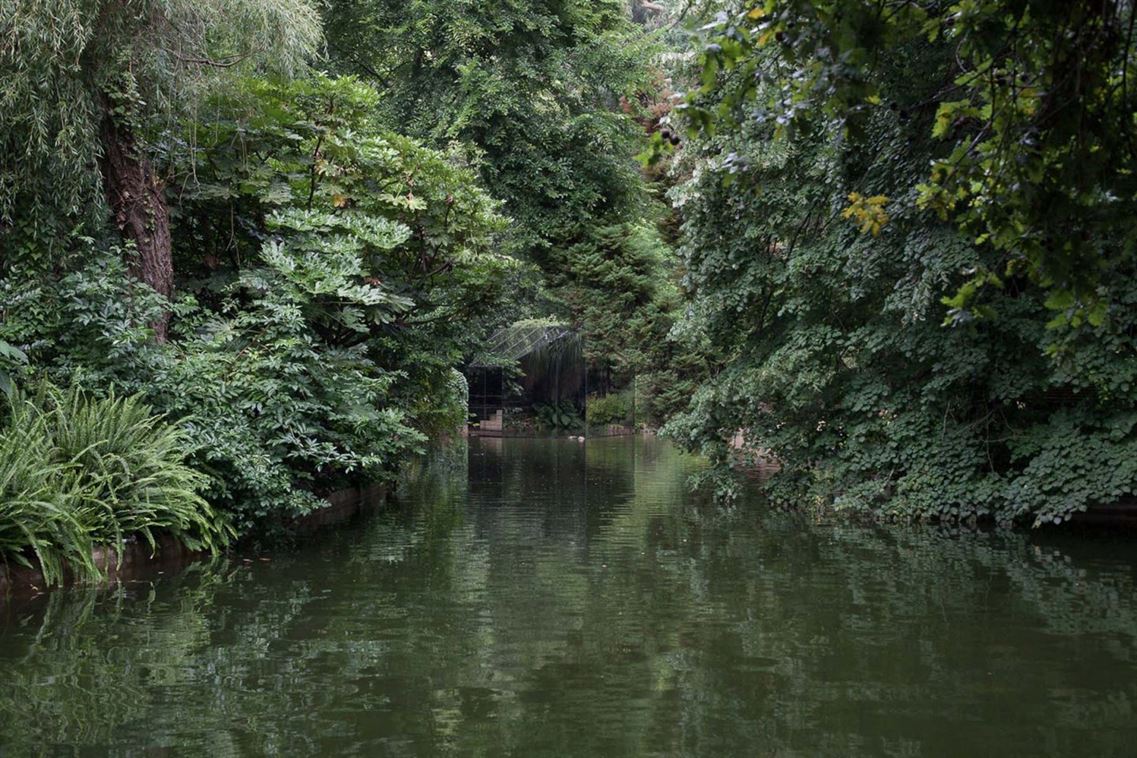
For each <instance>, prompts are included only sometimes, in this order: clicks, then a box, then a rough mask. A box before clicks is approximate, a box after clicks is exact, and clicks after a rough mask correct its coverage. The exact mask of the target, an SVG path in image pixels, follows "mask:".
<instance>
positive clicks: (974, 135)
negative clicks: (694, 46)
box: [669, 2, 1137, 524]
mask: <svg viewBox="0 0 1137 758" xmlns="http://www.w3.org/2000/svg"><path fill="white" fill-rule="evenodd" d="M978 5H979V4H970V3H959V4H955V5H952V6H950V8H955V9H956V11H962V10H966V8H976V7H978ZM870 6H871V7H870ZM982 7H983V8H986V9H988V10H990V11H991V13H994V14H995V15H994V16H991V15H988V16H987V21H990V22H991V23H993V24H994V25H993V26H992V27H991V33H992V34H993V35H994V37H993V38H994V39H1000V40H1002V42H1003V43H1008V42H1013V44H1011V47H1008V48H1007V49H1008V50H1014V49H1018V50H1020V52H1021V53H1022V54H1023V55H1027V53H1026V51H1027V50H1029V49H1032V45H1033V44H1035V43H1037V45H1038V46H1039V48H1040V49H1048V48H1047V46H1048V45H1050V44H1051V42H1052V41H1053V40H1052V38H1051V37H1048V36H1047V34H1048V33H1049V32H1052V31H1055V27H1050V26H1047V25H1046V24H1047V23H1051V22H1053V21H1054V19H1055V18H1057V15H1056V14H1060V13H1061V12H1062V11H1061V10H1060V9H1059V8H1058V7H1057V6H1053V7H1051V6H1050V5H1049V4H1045V3H1044V4H1038V13H1039V14H1040V15H1039V16H1038V17H1034V16H1027V15H1026V14H1025V10H1024V9H1023V8H1021V7H1019V6H1016V5H1014V4H983V5H982ZM997 8H1003V9H1005V10H1006V11H1007V13H1009V14H1011V15H1012V16H1013V15H1014V13H1015V12H1016V11H1021V12H1022V13H1021V14H1020V15H1019V16H1018V18H1019V19H1020V21H1021V22H1022V24H1021V28H1020V31H1021V32H1022V33H1023V34H1026V35H1027V36H1026V37H1025V38H1023V39H1016V40H1013V41H1011V40H1009V38H1008V37H1007V36H1006V35H1005V32H1006V29H1005V28H1004V23H1005V22H1006V19H1005V18H1003V17H1002V16H1001V15H998V13H996V9H997ZM1032 8H1033V5H1032ZM918 10H922V11H923V12H926V13H927V14H929V15H928V17H927V19H925V22H924V23H928V22H929V20H930V19H932V18H933V16H934V18H935V19H936V20H937V25H936V26H935V29H937V30H939V31H940V32H942V31H943V30H944V29H945V28H948V27H949V24H948V11H949V6H946V5H939V4H936V5H933V4H921V3H895V4H894V3H883V4H878V3H873V4H867V3H866V4H862V3H857V2H836V3H820V2H800V3H794V2H786V3H769V4H753V3H750V4H746V5H745V6H744V8H743V10H742V11H741V12H740V13H739V14H736V15H724V16H722V17H720V18H719V19H718V20H716V21H714V22H713V23H712V24H711V25H710V26H708V27H706V28H705V29H704V31H703V34H705V35H708V36H707V37H706V38H704V39H701V40H700V56H701V63H702V67H701V68H702V71H701V74H702V80H701V84H700V85H699V86H697V87H696V88H695V89H694V90H692V93H691V95H690V99H689V101H688V102H689V107H688V108H687V109H686V111H687V115H686V122H687V124H688V125H689V127H690V131H691V133H692V135H697V136H694V138H693V139H689V140H687V142H686V143H685V144H686V145H687V148H686V149H685V154H684V155H683V156H681V158H680V160H681V161H685V162H686V164H687V167H688V168H689V169H690V171H691V175H692V178H691V180H690V181H689V182H687V183H686V184H685V185H683V186H681V187H680V188H678V189H677V190H675V192H674V193H673V200H674V202H675V203H676V204H677V205H678V206H680V209H681V212H682V214H683V219H684V222H683V243H682V248H681V252H682V254H683V259H684V263H685V266H686V269H687V272H688V279H687V281H688V283H689V291H690V292H691V294H692V302H691V308H690V313H691V318H690V319H689V320H688V322H687V323H686V324H684V327H683V330H684V332H685V333H686V334H689V335H691V337H692V340H693V342H694V343H695V344H700V345H701V344H703V343H709V345H710V348H711V354H712V355H716V356H719V366H717V367H716V370H715V371H713V372H711V375H710V376H708V377H707V379H706V381H705V383H704V385H703V386H702V387H701V388H700V390H699V391H698V392H697V393H696V394H695V396H694V398H693V400H692V402H691V403H690V405H689V407H688V408H687V410H686V411H684V412H683V413H682V414H680V415H678V416H677V417H676V418H674V419H673V420H672V422H671V423H670V425H669V430H670V431H671V433H673V434H674V435H675V436H676V437H677V438H678V439H680V440H681V441H683V442H684V443H685V444H687V445H688V446H690V447H693V448H698V449H702V450H703V451H704V452H706V453H707V454H708V455H710V456H711V457H712V458H713V459H715V460H716V461H717V462H718V463H720V464H722V465H721V466H720V467H719V471H720V472H721V471H722V470H723V469H724V468H725V466H726V465H727V464H728V463H729V462H730V460H731V455H730V451H729V450H728V444H727V440H728V439H730V437H731V436H733V434H734V432H735V431H736V430H738V429H740V428H741V429H743V430H744V432H745V436H746V438H747V441H748V442H749V443H750V444H751V445H752V446H754V447H755V448H759V449H765V450H766V451H768V452H769V453H770V454H771V455H773V456H774V457H775V458H777V459H778V460H779V461H780V462H781V463H782V471H781V473H780V474H779V475H778V477H776V478H775V479H774V480H773V481H772V482H771V484H770V492H771V494H772V496H773V497H774V498H775V499H778V500H780V501H784V502H789V503H795V502H796V503H800V502H801V501H803V500H806V501H810V502H823V503H829V504H835V505H837V506H839V507H845V508H849V509H857V510H861V511H864V512H867V513H872V514H874V515H883V516H890V517H897V518H942V519H946V520H969V519H976V518H993V519H996V520H1000V521H1005V522H1009V521H1014V520H1019V519H1021V520H1026V521H1029V522H1032V523H1034V524H1041V523H1049V522H1058V521H1062V520H1065V519H1067V518H1069V517H1070V516H1071V514H1073V513H1075V512H1077V511H1079V510H1083V509H1085V508H1086V507H1087V506H1088V505H1090V504H1093V503H1110V502H1113V501H1115V500H1116V499H1117V498H1119V497H1122V496H1125V495H1128V494H1132V493H1134V492H1137V467H1135V466H1134V465H1132V464H1131V463H1130V461H1131V460H1132V458H1133V455H1134V453H1135V451H1137V426H1135V424H1134V420H1135V419H1137V415H1135V410H1137V408H1135V405H1134V399H1133V398H1134V396H1133V392H1132V390H1133V388H1134V387H1135V386H1137V359H1135V358H1134V356H1135V355H1137V317H1135V313H1137V312H1135V311H1134V308H1133V303H1134V302H1137V286H1135V281H1137V279H1135V275H1137V260H1134V257H1133V256H1132V254H1131V253H1130V252H1129V251H1128V249H1127V246H1126V244H1125V239H1126V235H1127V234H1129V232H1128V231H1127V230H1126V228H1125V226H1124V224H1123V223H1122V218H1121V217H1120V216H1119V215H1117V214H1120V213H1122V212H1123V209H1124V208H1125V207H1126V205H1127V204H1128V203H1130V202H1131V201H1132V199H1133V196H1132V193H1131V192H1130V191H1129V190H1127V189H1126V188H1127V187H1128V183H1129V182H1130V177H1129V176H1128V175H1127V174H1126V173H1125V172H1126V171H1127V169H1125V165H1126V164H1125V163H1124V162H1123V160H1124V159H1123V158H1122V157H1121V153H1123V152H1124V151H1125V150H1126V149H1127V148H1126V146H1125V144H1126V136H1125V134H1124V130H1118V131H1117V132H1116V133H1114V134H1112V135H1111V136H1110V137H1109V139H1110V140H1111V142H1110V144H1108V145H1107V144H1101V145H1100V146H1099V147H1097V148H1094V147H1092V146H1090V145H1082V146H1079V142H1078V139H1076V138H1075V137H1074V136H1073V134H1072V133H1071V132H1068V131H1065V130H1066V129H1067V128H1068V125H1065V122H1064V117H1062V118H1058V117H1055V119H1048V118H1042V117H1041V116H1040V115H1039V114H1038V113H1035V114H1033V115H1031V114H1029V113H1027V112H1026V111H1023V112H1018V111H1016V112H1015V114H1014V115H1012V114H1011V113H1007V112H1004V111H1003V110H1002V108H1001V107H999V108H994V109H993V110H991V111H990V112H989V113H984V108H983V107H982V106H973V105H967V106H966V108H972V107H977V108H978V112H977V113H976V114H975V115H974V116H967V117H960V116H959V115H958V113H959V111H958V109H959V108H965V106H958V107H957V106H956V105H954V104H952V105H949V106H948V107H946V108H945V105H944V103H943V102H942V101H943V100H944V99H945V98H946V97H950V98H951V100H952V102H953V103H955V102H956V101H958V100H960V99H961V98H963V99H969V98H981V97H983V96H986V95H987V94H990V93H991V92H993V91H994V90H991V89H988V88H987V85H986V84H979V83H976V82H975V80H974V78H973V77H972V76H970V75H968V74H966V71H965V72H964V73H963V74H961V73H960V72H959V67H960V65H961V62H962V63H963V64H964V67H965V69H968V70H969V65H968V64H967V63H966V62H967V61H968V60H971V59H970V58H969V57H968V56H970V55H971V54H972V53H971V52H968V51H973V48H972V47H968V45H967V44H962V43H961V42H960V39H959V38H958V37H956V36H952V37H951V39H949V40H946V41H945V37H944V35H943V34H942V33H940V34H936V35H931V36H932V38H931V39H929V34H930V33H929V31H928V29H927V28H925V26H924V25H923V24H921V25H919V27H918V28H916V30H915V31H913V28H912V26H911V23H913V20H912V18H909V21H908V22H906V23H905V24H901V23H900V21H901V19H902V18H903V17H904V16H905V14H908V13H909V12H910V11H911V12H913V13H916V12H917V11H918ZM933 11H934V14H933ZM1031 13H1032V14H1033V13H1034V10H1032V11H1031ZM917 15H919V14H918V13H917ZM1044 18H1045V19H1049V21H1046V22H1044V21H1043V19H1044ZM1032 19H1033V20H1032ZM939 22H942V25H940V24H939ZM973 22H976V19H974V18H960V19H957V21H956V22H953V24H952V25H950V28H951V29H953V30H954V31H952V35H957V34H967V33H969V32H968V31H967V29H968V28H969V24H971V23H973ZM890 24H898V26H896V27H895V28H892V27H890V26H889V25H890ZM1040 24H1041V26H1039V25H1040ZM874 34H875V35H876V36H875V37H874V36H873V35H874ZM1036 37H1037V39H1035V38H1036ZM825 39H828V40H830V41H831V43H832V46H831V47H829V48H828V49H827V50H826V51H823V48H825V45H824V44H822V43H821V40H825ZM961 44H962V47H961ZM1064 44H1065V43H1063V45H1064ZM1087 44H1089V42H1087ZM1049 49H1051V50H1052V51H1053V50H1054V48H1049ZM961 50H962V51H964V52H965V53H966V56H964V57H962V58H961V57H960V51H961ZM1094 55H1096V53H1094V54H1092V55H1091V56H1090V59H1092V58H1093V56H1094ZM831 56H833V57H831ZM1027 58H1028V59H1029V60H1033V58H1031V57H1030V56H1029V55H1027ZM1117 64H1118V65H1119V66H1120V65H1121V63H1120V61H1117ZM1024 65H1025V64H1024ZM1023 70H1026V69H1023ZM1032 70H1033V72H1034V73H1032V74H1030V76H1036V77H1038V76H1044V74H1042V73H1040V71H1043V70H1044V69H1038V68H1036V69H1032ZM1045 70H1047V71H1049V69H1045ZM1118 76H1119V77H1120V76H1121V70H1120V69H1119V70H1118ZM961 77H962V79H961ZM997 77H998V75H996V79H997ZM960 79H961V81H957V80H960ZM1058 81H1059V82H1062V83H1068V82H1066V81H1065V79H1064V78H1062V77H1059V80H1058ZM1119 81H1120V79H1115V83H1117V82H1119ZM993 86H994V87H996V88H999V87H1002V86H1003V85H1002V84H1001V83H1000V82H999V81H997V80H996V81H995V82H994V84H993ZM945 87H946V88H947V89H946V90H945ZM1108 91H1112V92H1113V93H1114V94H1116V95H1118V96H1120V90H1119V89H1114V90H1108ZM1099 94H1101V95H1103V96H1104V94H1105V91H1103V92H1101V93H1099ZM1080 96H1086V93H1085V92H1082V93H1081V95H1080ZM1069 107H1070V108H1071V109H1072V110H1082V111H1085V112H1086V113H1089V112H1092V111H1093V110H1094V109H1095V108H1099V107H1100V108H1104V107H1105V103H1104V102H1103V101H1102V100H1100V99H1098V98H1097V97H1096V96H1091V97H1090V102H1087V103H1084V104H1083V103H1080V102H1076V101H1072V102H1071V103H1070V106H1069ZM945 113H948V114H953V113H954V114H957V115H955V116H951V117H950V118H949V119H948V121H949V123H948V127H949V128H948V129H947V131H945V127H944V114H945ZM957 121H958V123H956V122H957ZM1032 121H1033V122H1034V127H1035V128H1036V129H1037V132H1036V135H1037V138H1038V139H1040V140H1042V141H1043V143H1044V144H1046V145H1048V146H1049V147H1047V148H1046V149H1044V150H1043V153H1042V154H1038V153H1036V152H1035V151H1034V150H1033V149H1032V148H1031V147H1030V146H1029V145H1028V146H1024V147H1022V151H1021V153H1020V152H1019V147H1016V145H1018V142H1017V141H1016V140H1015V138H1013V137H1012V136H1010V135H1012V134H1015V133H1016V131H1015V130H1016V129H1018V128H1020V127H1021V128H1024V129H1026V128H1029V127H1028V126H1024V125H1023V124H1026V123H1030V122H1032ZM1083 128H1085V129H1088V130H1090V131H1093V130H1096V127H1092V128H1091V127H1089V126H1085V127H1083ZM973 129H974V131H971V130H973ZM968 132H970V135H968ZM1089 133H1090V132H1086V133H1085V134H1087V135H1088V134H1089ZM1105 138H1106V137H1105V135H1103V136H1102V139H1105ZM990 140H994V142H992V143H991V144H988V145H987V146H986V147H983V145H984V144H985V143H987V142H988V141H990ZM1004 141H1008V142H1007V143H1006V144H1004ZM945 142H946V143H947V144H945ZM961 145H962V148H963V149H962V152H960V146H961ZM1083 149H1084V150H1085V151H1086V152H1085V155H1084V156H1083V158H1084V160H1085V161H1086V164H1087V165H1085V166H1082V167H1075V166H1073V165H1072V163H1071V162H1072V161H1076V160H1077V156H1078V155H1080V154H1081V151H1082V150H1083ZM1096 150H1101V151H1105V152H1106V153H1110V154H1114V155H1116V156H1117V160H1118V161H1119V163H1118V165H1117V167H1116V168H1117V169H1119V171H1117V172H1116V175H1115V173H1114V172H1113V171H1111V170H1109V169H1107V167H1105V166H1097V167H1096V168H1095V164H1096V162H1097V160H1098V158H1097V157H1096V154H1095V151H1096ZM976 151H977V152H976ZM945 160H947V161H950V162H952V165H953V167H954V168H953V172H952V173H951V174H950V175H948V174H943V173H942V172H941V173H940V174H937V175H933V176H931V177H930V176H929V174H928V166H929V165H932V166H933V171H936V170H937V169H936V168H935V167H936V166H942V165H944V164H943V161H945ZM1036 160H1043V161H1045V162H1048V164H1047V165H1050V166H1051V167H1052V168H1053V169H1054V170H1056V171H1057V172H1058V175H1057V176H1056V177H1055V176H1049V175H1037V174H1036V173H1034V172H1035V171H1036V169H1030V170H1029V171H1027V173H1025V174H1023V175H1022V177H1021V182H1019V183H1017V184H1016V183H1014V182H1012V183H1011V184H1006V185H1005V186H1004V184H1003V182H1004V180H1005V179H1006V178H1007V177H1011V176H1015V175H1017V173H1018V172H1019V171H1020V170H1024V171H1025V170H1026V169H1024V168H1023V167H1024V166H1030V165H1033V163H1034V161H1036ZM1067 171H1069V172H1072V173H1069V174H1067V173H1065V172H1067ZM988 172H990V174H988ZM960 176H962V177H969V179H967V182H966V186H965V187H963V189H964V194H963V195H959V196H958V200H959V203H958V207H956V208H955V209H953V210H951V212H949V213H948V214H947V216H946V217H942V216H941V215H940V214H937V213H935V212H934V210H935V209H933V208H932V207H931V203H929V202H928V201H926V200H923V199H924V198H928V197H929V196H930V195H932V196H934V195H936V194H937V193H938V192H939V190H937V189H935V188H936V187H939V188H940V189H944V190H945V191H947V190H946V188H948V187H955V182H956V181H960V179H959V177H960ZM1063 176H1065V177H1066V178H1065V179H1062V177H1063ZM929 188H931V189H929ZM959 191H960V188H959V187H956V188H955V189H953V190H951V192H952V193H953V194H955V193H958V192H959ZM989 192H994V193H995V194H994V195H989V194H988V193H989ZM1111 192H1113V193H1116V198H1115V200H1111V199H1110V197H1109V194H1110V193H1111ZM929 193H930V194H929ZM1083 193H1089V194H1083ZM990 197H999V198H1001V202H1005V203H1007V204H1009V205H1008V206H1007V207H1005V208H997V207H994V206H989V205H988V200H989V199H990ZM1091 197H1093V198H1096V202H1094V203H1091V204H1090V205H1089V206H1088V207H1087V212H1086V213H1085V214H1083V215H1082V216H1080V217H1079V218H1077V219H1074V218H1072V217H1070V216H1069V215H1067V214H1068V213H1072V212H1073V211H1072V209H1073V207H1074V205H1073V204H1074V203H1075V200H1076V199H1077V202H1079V203H1080V202H1087V201H1088V200H1089V198H1091ZM1063 198H1064V199H1063ZM1079 198H1080V199H1079ZM1007 213H1009V214H1010V215H1007ZM1047 213H1053V214H1055V217H1054V218H1049V217H1047V215H1046V214H1047ZM975 224H981V225H982V229H983V231H980V230H979V229H977V227H976V226H975ZM1063 224H1065V226H1066V227H1067V235H1070V234H1073V235H1075V236H1079V237H1081V239H1080V240H1075V241H1074V242H1072V243H1071V245H1070V246H1064V245H1059V246H1057V247H1054V248H1046V249H1043V248H1038V247H1036V246H1034V244H1033V240H1035V239H1041V238H1042V237H1043V236H1045V235H1046V234H1052V235H1055V238H1056V239H1057V238H1058V237H1057V235H1058V233H1059V226H1061V225H1063ZM1015 229H1018V232H1017V233H1016V232H1014V230H1015ZM995 237H1000V238H1001V239H1000V240H996V239H995ZM1020 242H1021V244H1019V243H1020ZM1083 243H1085V244H1083ZM1094 250H1096V251H1097V252H1096V254H1094V253H1092V252H1091V251H1094ZM1061 270H1068V271H1069V272H1070V277H1064V276H1062V275H1060V274H1059V273H1058V272H1059V271H1061ZM1087 288H1089V289H1087ZM1087 292H1089V293H1090V295H1085V293H1087ZM1068 298H1070V299H1068ZM1103 304H1104V305H1103ZM1099 310H1100V313H1099V315H1100V316H1101V317H1100V318H1099V317H1098V316H1095V315H1094V314H1095V313H1097V312H1098V311H1099ZM1056 311H1057V314H1056V313H1055V312H1056ZM1056 315H1057V316H1058V317H1059V318H1058V319H1057V320H1056V319H1055V316H1056ZM1048 323H1049V324H1050V328H1047V324H1048Z"/></svg>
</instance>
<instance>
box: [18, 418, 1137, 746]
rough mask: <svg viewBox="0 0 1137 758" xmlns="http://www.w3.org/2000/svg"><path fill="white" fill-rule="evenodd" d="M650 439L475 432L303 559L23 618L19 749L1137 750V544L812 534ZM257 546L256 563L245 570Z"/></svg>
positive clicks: (800, 521) (845, 531)
mask: <svg viewBox="0 0 1137 758" xmlns="http://www.w3.org/2000/svg"><path fill="white" fill-rule="evenodd" d="M695 465H697V464H696V463H695V462H693V461H691V460H690V459H687V458H685V457H683V456H681V455H680V454H678V453H677V452H675V451H674V450H673V449H671V448H670V447H667V446H665V445H662V444H660V443H657V442H654V441H651V440H635V441H631V440H603V441H599V442H597V441H589V442H588V443H587V444H585V445H578V444H576V443H566V442H563V441H561V442H557V441H524V442H522V441H512V440H510V441H503V442H499V443H489V444H487V443H485V442H483V441H477V440H475V441H471V442H470V443H469V447H468V449H467V447H466V443H465V442H461V443H458V444H457V445H456V446H455V447H453V448H451V449H449V450H448V451H447V453H446V454H445V455H436V456H434V457H432V458H431V459H429V460H427V461H424V462H420V463H419V464H416V466H415V467H413V468H412V469H410V470H408V471H407V472H406V475H405V477H404V484H403V485H402V486H401V487H400V489H399V491H398V492H397V493H396V496H395V497H394V498H393V502H392V503H391V505H390V507H389V508H388V509H387V510H385V511H383V512H382V513H379V514H377V515H374V516H373V517H371V518H368V519H366V520H364V521H360V522H358V523H356V524H355V525H354V526H353V527H351V528H346V529H340V530H334V531H330V532H325V533H322V534H320V535H317V536H316V537H315V538H313V539H312V540H311V541H308V542H304V543H302V544H301V545H300V546H299V547H297V548H296V549H295V551H293V552H280V553H276V554H273V555H272V556H270V557H271V560H270V561H262V560H259V558H260V556H243V557H242V556H237V557H234V558H232V559H231V560H229V561H227V562H220V563H217V564H214V565H205V566H195V567H191V568H190V569H189V570H187V571H186V572H185V573H183V574H181V575H179V576H177V577H174V578H169V579H159V580H155V581H152V582H145V583H137V584H132V585H128V586H126V587H123V588H119V589H118V590H114V591H94V590H90V591H68V592H57V593H53V594H51V595H49V596H48V597H47V598H46V600H43V601H41V602H40V604H39V606H24V607H22V608H15V607H13V608H9V609H8V610H7V611H6V613H7V620H6V621H5V623H4V625H2V626H0V635H2V639H0V675H2V676H3V681H4V682H5V687H3V688H2V689H0V714H2V716H0V747H3V749H4V750H5V751H6V752H10V753H12V754H25V753H34V752H37V751H41V750H44V749H47V750H48V751H49V752H50V751H51V749H52V746H55V747H63V746H86V747H97V748H102V749H106V750H110V751H111V752H123V753H130V752H133V751H134V750H135V749H136V748H138V747H140V746H145V747H148V748H160V747H170V748H173V747H177V748H178V749H179V750H182V751H190V752H197V751H207V750H208V751H209V752H211V753H215V754H218V755H225V754H241V753H255V754H261V753H287V754H318V753H333V752H363V753H368V754H391V755H411V754H419V755H428V754H431V755H434V754H445V753H458V754H493V755H498V754H506V753H512V754H520V755H535V754H557V755H563V754H582V755H583V754H589V755H592V754H666V755H675V754H740V753H744V754H754V753H757V754H767V753H771V754H773V753H805V754H817V753H830V752H832V753H839V754H850V753H854V754H855V753H873V754H898V755H908V754H919V753H922V752H975V751H982V752H986V753H993V752H999V753H1005V754H1009V755H1014V754H1026V753H1031V754H1035V753H1038V752H1042V753H1046V752H1054V753H1063V754H1076V753H1096V754H1110V753H1120V752H1123V751H1124V749H1125V748H1126V746H1127V745H1130V746H1131V745H1132V744H1133V740H1134V739H1135V738H1137V734H1135V733H1134V730H1135V729H1137V727H1135V724H1137V713H1135V707H1134V702H1135V700H1137V656H1135V651H1137V601H1135V597H1137V593H1135V591H1134V590H1135V588H1134V567H1135V562H1134V557H1133V553H1132V550H1131V546H1130V545H1128V544H1126V543H1122V542H1110V541H1108V540H1101V539H1094V538H1089V537H1084V536H1063V537H1051V538H1040V537H1038V536H1037V535H1030V536H1027V535H1023V534H1018V533H970V534H959V533H954V534H953V533H950V532H945V531H938V530H934V529H927V528H896V527H893V528H888V529H882V528H873V527H864V526H854V525H850V524H842V523H829V524H826V523H820V524H819V523H814V522H812V521H810V520H808V519H805V518H803V517H800V516H796V515H793V514H785V513H768V512H765V511H763V510H762V509H761V508H760V507H758V506H756V505H754V506H745V505H744V506H739V507H736V508H735V509H734V510H733V511H730V512H724V511H722V510H719V509H716V508H714V507H712V506H711V505H710V504H708V503H704V502H700V501H699V500H698V499H697V498H695V497H693V496H692V495H691V494H690V493H689V492H688V491H687V489H686V479H687V476H688V475H689V474H690V473H691V470H692V467H693V466H695ZM245 558H252V559H253V560H252V562H251V563H248V562H246V561H245Z"/></svg>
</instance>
